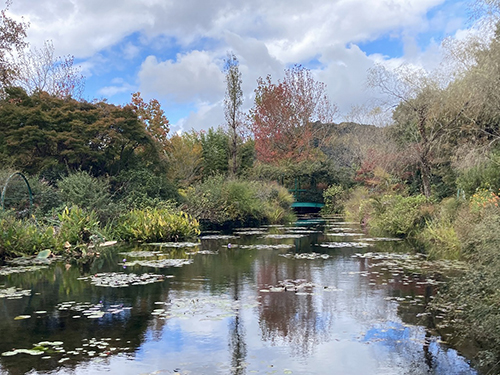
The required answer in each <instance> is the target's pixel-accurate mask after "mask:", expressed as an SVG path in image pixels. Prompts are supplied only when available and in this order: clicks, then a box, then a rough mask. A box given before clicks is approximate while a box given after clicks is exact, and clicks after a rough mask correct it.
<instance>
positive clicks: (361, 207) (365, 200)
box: [344, 186, 371, 223]
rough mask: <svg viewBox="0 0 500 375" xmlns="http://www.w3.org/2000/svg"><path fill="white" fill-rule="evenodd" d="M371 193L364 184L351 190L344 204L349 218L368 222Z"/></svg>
mask: <svg viewBox="0 0 500 375" xmlns="http://www.w3.org/2000/svg"><path fill="white" fill-rule="evenodd" d="M369 200H370V193H369V192H368V189H367V188H366V187H364V186H357V187H355V188H354V189H352V190H351V191H350V192H349V198H348V199H347V200H346V202H345V204H344V212H345V216H346V219H347V220H350V221H356V222H359V223H366V222H367V221H368V219H369V213H370V212H371V208H370V209H366V205H367V204H368V205H369Z"/></svg>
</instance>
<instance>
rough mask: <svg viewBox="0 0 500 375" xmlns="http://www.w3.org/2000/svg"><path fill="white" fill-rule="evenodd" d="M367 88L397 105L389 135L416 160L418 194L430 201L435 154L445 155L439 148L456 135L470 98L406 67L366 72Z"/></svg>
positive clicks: (434, 78) (378, 68)
mask: <svg viewBox="0 0 500 375" xmlns="http://www.w3.org/2000/svg"><path fill="white" fill-rule="evenodd" d="M369 84H370V85H371V86H372V87H378V88H379V89H380V90H381V91H382V92H383V93H384V94H386V95H388V96H389V97H390V98H391V99H392V100H393V101H394V102H396V103H397V107H396V109H395V110H394V112H393V119H394V131H393V134H394V135H395V136H396V138H397V140H398V141H399V142H400V144H401V145H402V146H403V147H404V148H405V149H406V150H408V151H410V152H412V153H413V154H414V155H415V157H416V159H417V160H418V165H419V170H420V176H421V180H422V192H423V194H424V195H425V196H426V197H430V195H431V181H432V175H433V168H434V165H435V163H436V162H437V161H438V160H439V158H438V154H439V153H441V154H442V153H443V152H445V151H447V150H446V148H445V147H443V146H445V145H446V144H447V142H448V141H449V140H450V139H451V137H452V136H454V135H456V134H454V133H455V132H456V130H457V129H459V127H460V125H461V124H462V120H463V117H464V116H463V115H464V111H465V110H466V109H468V107H469V106H470V97H471V95H472V94H471V93H469V92H467V90H461V89H460V90H459V89H456V90H453V89H451V88H450V87H449V86H447V87H442V81H441V80H440V79H439V77H436V76H432V75H431V74H429V73H427V72H425V71H423V70H416V69H413V68H412V67H410V66H407V65H402V66H400V67H399V68H398V69H396V70H393V71H390V70H388V69H386V68H385V67H383V66H381V65H379V66H377V67H375V68H374V69H372V70H371V71H370V74H369Z"/></svg>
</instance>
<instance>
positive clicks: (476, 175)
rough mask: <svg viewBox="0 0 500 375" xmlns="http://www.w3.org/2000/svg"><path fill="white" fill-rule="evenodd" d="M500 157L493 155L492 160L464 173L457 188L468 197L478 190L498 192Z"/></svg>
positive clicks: (460, 175)
mask: <svg viewBox="0 0 500 375" xmlns="http://www.w3.org/2000/svg"><path fill="white" fill-rule="evenodd" d="M499 163H500V155H496V154H493V155H491V158H490V160H488V161H485V162H483V163H481V164H479V165H478V166H475V167H472V168H469V169H467V170H465V171H462V172H461V173H460V174H459V176H458V178H457V186H458V188H459V189H461V190H463V191H464V193H465V194H466V196H467V197H470V196H472V195H473V194H474V193H475V192H476V191H477V190H478V189H486V190H493V191H498V189H500V168H498V165H499Z"/></svg>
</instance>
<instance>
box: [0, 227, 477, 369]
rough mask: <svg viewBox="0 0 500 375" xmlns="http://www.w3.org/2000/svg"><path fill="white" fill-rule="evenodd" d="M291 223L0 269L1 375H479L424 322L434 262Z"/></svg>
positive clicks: (343, 230)
mask: <svg viewBox="0 0 500 375" xmlns="http://www.w3.org/2000/svg"><path fill="white" fill-rule="evenodd" d="M302 224H307V225H299V223H297V224H296V225H294V226H292V227H279V226H276V227H265V228H247V229H245V230H240V231H237V232H235V233H234V234H233V235H231V236H228V235H224V236H221V235H217V234H214V233H208V234H204V235H203V236H202V237H201V239H200V243H199V244H191V243H186V244H181V245H168V244H166V245H165V244H163V245H161V244H154V245H142V246H138V247H134V248H132V247H121V246H115V247H113V248H108V249H105V250H104V249H103V250H102V252H101V256H100V258H98V259H97V260H96V261H95V262H94V264H93V265H92V266H91V268H90V270H88V271H87V272H84V271H83V270H81V269H79V267H77V266H76V265H73V266H71V267H67V266H66V265H65V264H64V263H61V262H59V263H57V262H54V263H52V264H50V265H41V266H40V265H39V266H24V268H17V270H18V271H23V272H17V273H9V272H8V271H7V269H5V268H1V269H0V307H1V308H0V332H1V333H2V335H1V340H0V352H1V353H3V354H2V356H1V357H0V372H1V373H3V374H25V373H30V374H56V373H57V374H101V373H108V374H109V373H111V374H115V373H116V374H197V375H198V374H238V375H242V374H301V375H304V374H311V375H312V374H343V375H349V374H356V375H358V374H365V375H369V374H384V375H389V374H397V375H401V374H412V375H419V374H464V375H465V374H478V373H477V372H476V371H475V370H474V369H472V368H471V367H470V365H469V363H468V362H467V360H466V359H464V357H462V356H461V355H460V354H459V353H458V352H457V351H456V350H455V349H453V348H451V347H449V346H448V344H447V343H446V342H444V341H443V340H442V339H441V338H440V337H439V336H436V334H435V333H434V332H435V331H434V330H433V329H431V328H433V325H434V324H436V320H435V319H433V320H431V318H430V317H429V316H428V315H426V314H425V305H426V304H427V303H428V302H429V301H430V299H432V298H433V297H432V296H433V293H434V292H435V291H434V289H435V285H436V284H437V283H439V282H440V279H439V278H440V271H442V270H443V269H446V268H447V267H448V265H447V264H446V263H445V262H442V263H439V264H430V263H428V262H425V261H423V260H422V259H419V258H418V257H417V256H411V255H407V254H411V253H412V252H411V249H409V248H408V245H407V244H405V243H404V242H403V241H395V240H392V239H386V238H379V239H377V238H367V237H366V236H365V235H364V234H363V233H362V231H361V229H360V228H359V226H357V225H356V224H352V223H343V222H340V221H338V220H337V221H336V220H333V219H332V220H327V221H326V222H323V223H322V222H314V221H309V222H303V223H302ZM422 272H424V274H422ZM34 349H35V350H34Z"/></svg>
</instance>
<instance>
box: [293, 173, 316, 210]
mask: <svg viewBox="0 0 500 375" xmlns="http://www.w3.org/2000/svg"><path fill="white" fill-rule="evenodd" d="M308 185H309V188H308V189H303V188H301V179H300V177H299V178H295V180H294V187H293V188H292V189H288V191H289V192H290V193H291V194H292V195H293V197H294V198H295V202H293V203H292V208H293V209H294V210H295V211H297V212H298V213H315V212H319V210H321V208H322V207H324V205H325V204H324V203H323V191H322V190H320V189H318V187H317V185H316V184H315V183H314V180H312V181H310V183H309V184H308Z"/></svg>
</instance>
